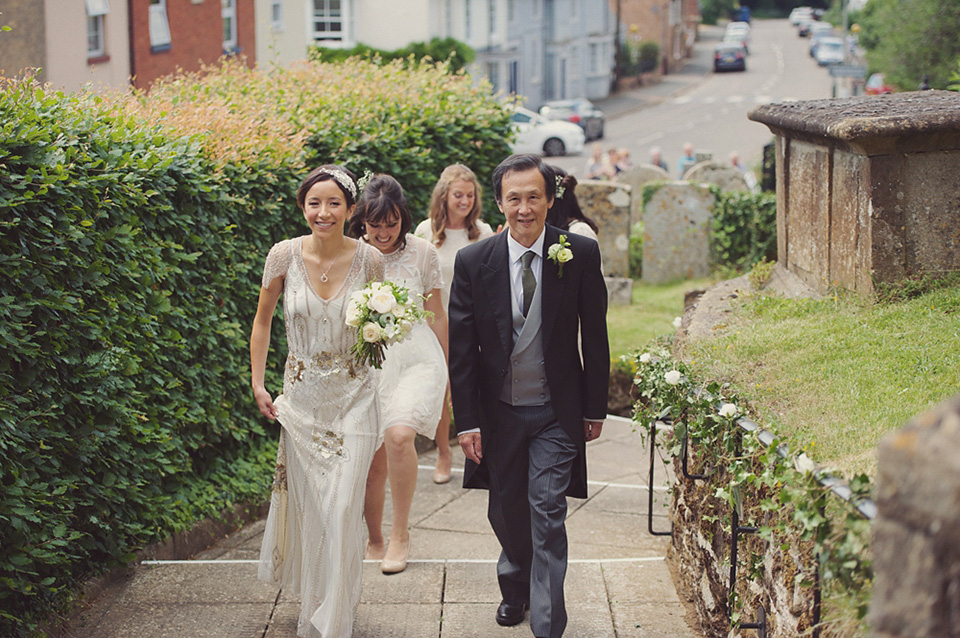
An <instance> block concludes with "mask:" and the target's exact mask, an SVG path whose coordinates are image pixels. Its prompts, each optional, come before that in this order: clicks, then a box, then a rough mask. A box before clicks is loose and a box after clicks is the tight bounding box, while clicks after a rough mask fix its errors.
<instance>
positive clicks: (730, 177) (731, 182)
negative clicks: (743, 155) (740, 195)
mask: <svg viewBox="0 0 960 638" xmlns="http://www.w3.org/2000/svg"><path fill="white" fill-rule="evenodd" d="M683 179H684V181H686V182H694V183H697V184H714V185H715V186H719V187H720V190H722V191H741V192H747V191H749V190H750V188H749V187H748V186H747V180H745V179H744V178H743V174H742V173H741V172H740V171H738V170H737V169H735V168H734V167H732V166H728V165H727V164H724V163H722V162H716V161H714V160H707V161H706V162H700V163H699V164H694V165H693V166H691V167H690V169H689V170H688V171H687V172H686V173H684V175H683Z"/></svg>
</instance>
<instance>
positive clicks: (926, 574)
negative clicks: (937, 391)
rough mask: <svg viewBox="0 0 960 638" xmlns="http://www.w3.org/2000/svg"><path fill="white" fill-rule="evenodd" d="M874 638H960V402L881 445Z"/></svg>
mask: <svg viewBox="0 0 960 638" xmlns="http://www.w3.org/2000/svg"><path fill="white" fill-rule="evenodd" d="M878 471H879V475H878V477H877V488H876V489H877V518H876V520H875V522H874V527H873V541H872V550H873V556H874V558H873V567H874V575H875V579H874V588H873V599H872V601H871V605H870V614H869V621H870V627H871V630H872V631H871V634H870V636H871V638H955V637H957V636H960V395H957V396H955V397H953V398H952V399H950V400H948V401H945V402H944V403H942V404H940V405H939V406H937V407H935V408H934V409H933V410H931V411H929V412H927V413H925V414H923V415H921V416H919V417H917V418H916V419H914V420H913V421H912V422H911V423H910V424H909V425H908V426H907V427H906V428H904V429H903V430H900V431H899V432H894V433H893V434H890V435H888V436H887V437H886V438H884V440H883V441H882V442H881V444H880V449H879V464H878Z"/></svg>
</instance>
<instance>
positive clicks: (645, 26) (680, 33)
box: [611, 0, 700, 73]
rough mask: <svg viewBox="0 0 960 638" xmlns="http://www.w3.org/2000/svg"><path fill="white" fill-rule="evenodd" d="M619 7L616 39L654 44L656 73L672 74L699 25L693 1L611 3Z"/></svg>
mask: <svg viewBox="0 0 960 638" xmlns="http://www.w3.org/2000/svg"><path fill="white" fill-rule="evenodd" d="M611 3H612V5H613V6H614V10H615V9H616V5H617V4H618V3H619V4H620V24H621V33H620V38H621V41H622V42H627V43H629V44H633V45H636V44H639V43H640V42H643V41H651V40H652V41H653V42H656V43H657V45H658V46H659V47H660V69H659V70H660V72H661V73H672V72H674V71H676V70H677V69H678V68H680V67H681V66H683V63H684V60H685V59H686V58H688V57H689V56H690V50H691V47H692V46H693V42H694V41H695V40H696V34H697V26H698V25H699V24H700V8H699V4H698V2H697V0H611Z"/></svg>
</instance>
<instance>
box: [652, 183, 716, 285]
mask: <svg viewBox="0 0 960 638" xmlns="http://www.w3.org/2000/svg"><path fill="white" fill-rule="evenodd" d="M651 188H652V187H651ZM714 204H715V200H714V196H713V193H711V192H710V189H709V188H708V187H707V186H704V185H702V184H689V183H687V182H664V184H663V185H662V186H661V187H660V188H658V189H657V191H656V192H655V193H654V194H653V196H652V197H651V198H650V201H649V202H647V204H646V206H645V207H644V209H643V281H644V282H646V283H651V284H662V283H667V282H669V281H673V280H676V279H691V278H693V277H706V276H707V275H709V274H710V219H711V217H712V215H713V207H714Z"/></svg>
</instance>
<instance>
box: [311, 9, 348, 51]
mask: <svg viewBox="0 0 960 638" xmlns="http://www.w3.org/2000/svg"><path fill="white" fill-rule="evenodd" d="M346 5H348V3H347V2H346V1H345V0H313V39H314V40H315V41H317V42H320V43H321V44H322V45H324V46H331V45H333V46H336V45H337V44H346V41H347V39H348V38H347V36H348V34H347V10H348V9H349V7H348V6H346Z"/></svg>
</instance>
